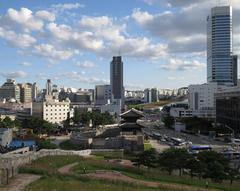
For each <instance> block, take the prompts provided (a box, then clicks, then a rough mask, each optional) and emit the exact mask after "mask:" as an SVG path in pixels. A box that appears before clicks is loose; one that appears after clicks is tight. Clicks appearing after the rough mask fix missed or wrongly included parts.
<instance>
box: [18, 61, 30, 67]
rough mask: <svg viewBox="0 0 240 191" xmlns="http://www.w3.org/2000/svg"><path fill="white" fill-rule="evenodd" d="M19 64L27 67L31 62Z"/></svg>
mask: <svg viewBox="0 0 240 191" xmlns="http://www.w3.org/2000/svg"><path fill="white" fill-rule="evenodd" d="M20 65H21V66H24V67H29V66H31V65H32V64H31V63H30V62H22V63H21V64H20Z"/></svg>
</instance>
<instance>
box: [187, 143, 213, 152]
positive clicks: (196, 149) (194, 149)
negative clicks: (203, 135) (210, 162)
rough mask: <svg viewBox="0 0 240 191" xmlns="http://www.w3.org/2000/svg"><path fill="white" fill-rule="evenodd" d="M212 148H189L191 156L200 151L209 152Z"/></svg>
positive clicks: (199, 146)
mask: <svg viewBox="0 0 240 191" xmlns="http://www.w3.org/2000/svg"><path fill="white" fill-rule="evenodd" d="M211 150H212V147H211V146H210V145H192V146H190V148H189V152H190V153H191V154H197V153H199V152H201V151H211Z"/></svg>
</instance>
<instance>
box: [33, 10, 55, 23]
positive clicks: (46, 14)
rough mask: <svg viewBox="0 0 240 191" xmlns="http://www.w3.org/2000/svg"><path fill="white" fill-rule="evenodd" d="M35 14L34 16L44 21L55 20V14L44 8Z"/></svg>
mask: <svg viewBox="0 0 240 191" xmlns="http://www.w3.org/2000/svg"><path fill="white" fill-rule="evenodd" d="M35 15H36V17H38V18H40V19H43V20H46V21H51V22H53V21H55V14H54V13H51V12H49V11H46V10H41V11H37V12H36V14H35Z"/></svg>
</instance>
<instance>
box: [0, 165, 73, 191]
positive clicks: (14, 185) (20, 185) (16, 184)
mask: <svg viewBox="0 0 240 191" xmlns="http://www.w3.org/2000/svg"><path fill="white" fill-rule="evenodd" d="M77 164H78V163H73V164H68V165H65V166H63V167H61V168H59V169H58V172H59V173H61V174H68V173H69V172H70V170H71V168H72V167H74V166H76V165H77ZM39 178H41V176H39V175H34V174H18V175H17V176H15V177H14V178H13V179H11V180H10V182H9V184H8V185H7V186H5V187H0V190H1V191H24V188H25V187H26V186H27V185H28V184H30V183H32V182H34V181H36V180H38V179H39Z"/></svg>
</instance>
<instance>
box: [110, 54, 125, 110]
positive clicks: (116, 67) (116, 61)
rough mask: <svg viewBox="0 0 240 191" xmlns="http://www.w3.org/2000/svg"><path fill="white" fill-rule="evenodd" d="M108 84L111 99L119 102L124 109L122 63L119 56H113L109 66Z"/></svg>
mask: <svg viewBox="0 0 240 191" xmlns="http://www.w3.org/2000/svg"><path fill="white" fill-rule="evenodd" d="M110 84H111V89H112V99H114V100H120V101H121V105H122V108H123V107H124V87H123V62H122V57H121V56H114V57H113V60H112V62H111V64H110Z"/></svg>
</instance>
